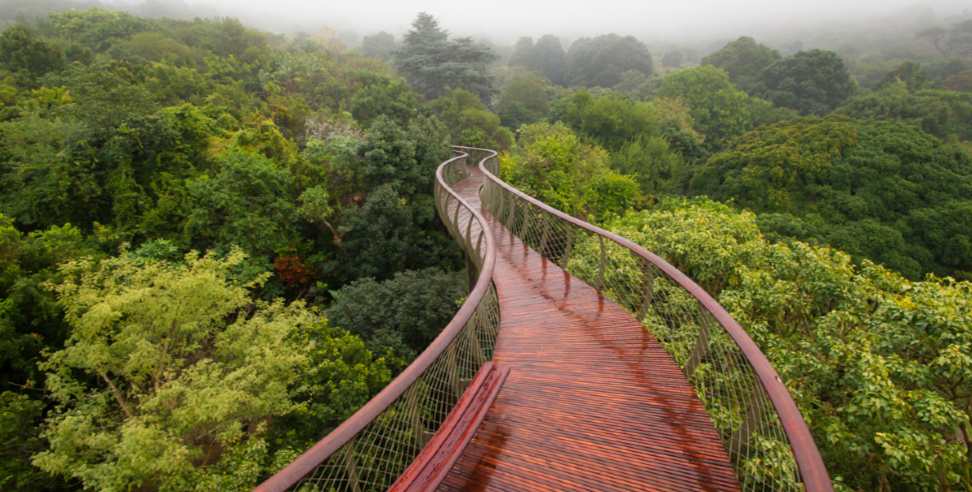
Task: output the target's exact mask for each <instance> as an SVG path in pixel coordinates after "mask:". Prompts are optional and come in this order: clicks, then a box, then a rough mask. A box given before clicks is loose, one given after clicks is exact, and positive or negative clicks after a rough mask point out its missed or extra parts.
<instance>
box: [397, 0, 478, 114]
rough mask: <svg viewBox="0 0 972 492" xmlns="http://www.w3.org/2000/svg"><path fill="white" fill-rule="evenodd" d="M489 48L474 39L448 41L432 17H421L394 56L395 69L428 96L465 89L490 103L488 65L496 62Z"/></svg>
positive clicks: (443, 31)
mask: <svg viewBox="0 0 972 492" xmlns="http://www.w3.org/2000/svg"><path fill="white" fill-rule="evenodd" d="M495 57H496V55H494V54H493V53H492V52H491V51H490V50H489V48H488V47H485V46H482V45H479V44H477V43H475V42H474V41H473V40H472V39H471V38H458V39H449V33H448V32H446V31H445V30H444V29H442V28H441V27H439V23H438V21H436V20H435V18H434V17H432V16H431V15H429V14H425V13H422V14H419V16H418V18H416V19H415V22H414V23H412V30H411V31H409V32H408V34H406V35H405V39H403V40H402V46H401V48H400V49H399V50H398V51H397V52H396V54H395V66H397V67H398V70H399V71H400V72H401V73H402V75H404V76H405V78H406V79H408V81H409V82H410V83H411V84H412V85H413V86H414V87H415V88H416V89H417V90H418V91H419V93H421V94H422V95H424V96H425V97H428V98H434V97H439V96H441V95H443V94H445V92H446V91H448V90H449V89H460V88H462V89H466V90H468V91H472V92H474V93H476V94H477V95H479V97H480V98H482V99H483V100H488V99H489V97H490V96H491V95H492V93H493V87H492V81H491V79H490V77H489V74H488V72H487V71H486V65H488V64H489V63H490V62H492V61H493V60H494V59H495Z"/></svg>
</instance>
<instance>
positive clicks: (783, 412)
mask: <svg viewBox="0 0 972 492" xmlns="http://www.w3.org/2000/svg"><path fill="white" fill-rule="evenodd" d="M456 148H457V149H459V150H461V151H464V152H478V153H485V154H486V157H485V158H483V159H482V160H480V164H479V168H480V170H481V171H482V172H483V174H484V175H485V176H486V179H487V180H488V181H489V182H491V183H492V184H494V185H496V186H498V187H500V188H501V189H503V190H504V191H505V192H507V193H510V194H512V195H514V196H515V197H517V198H518V199H520V200H523V201H525V202H527V203H529V204H530V205H532V206H534V207H536V208H538V209H540V210H542V211H543V212H544V213H546V214H549V215H551V216H553V217H555V218H556V219H557V220H560V221H563V222H566V223H568V224H570V225H572V226H575V227H577V228H580V229H582V230H584V231H587V232H588V233H590V234H593V235H596V236H600V237H603V238H605V239H607V240H609V241H612V242H614V243H616V244H617V245H619V246H621V247H623V248H626V249H628V250H630V251H631V252H632V253H634V254H635V255H637V256H639V257H641V258H642V259H643V260H645V261H647V262H648V263H650V264H651V265H653V266H654V267H655V268H657V269H658V270H660V271H662V272H663V273H664V274H665V275H666V276H668V278H669V279H671V280H672V281H674V282H675V283H676V284H677V285H678V286H680V287H681V288H682V289H684V290H685V291H687V292H688V293H690V294H691V295H692V296H693V297H694V298H695V299H696V300H697V301H698V302H699V303H700V304H701V305H702V307H703V308H704V309H705V310H707V311H708V312H709V313H710V314H711V315H712V316H713V317H714V318H715V319H716V321H718V323H719V324H720V325H721V327H722V328H723V330H725V332H726V333H727V334H728V335H729V336H730V337H731V338H732V341H733V342H734V343H735V344H736V346H737V347H738V348H739V350H740V352H741V353H742V354H743V356H744V357H745V359H746V362H748V364H749V365H750V366H751V367H752V369H753V371H754V372H755V374H756V376H757V377H758V379H759V382H760V384H761V385H762V387H763V389H764V390H765V392H766V394H767V395H768V396H769V398H770V401H771V402H772V404H773V407H774V410H775V412H776V414H777V415H778V417H779V420H780V422H781V424H782V426H783V429H784V432H785V433H786V437H787V439H788V441H789V445H790V447H791V449H792V452H793V456H794V459H795V461H796V463H797V466H798V468H799V473H800V477H801V479H802V481H803V483H804V486H805V487H806V490H808V491H810V492H829V491H832V490H833V485H832V484H831V481H830V476H829V474H828V473H827V468H826V465H824V462H823V459H822V458H821V456H820V452H819V450H818V449H817V446H816V443H815V442H814V440H813V436H812V434H811V433H810V429H809V428H808V427H807V424H806V422H805V421H804V420H803V416H802V415H801V413H800V410H799V409H798V408H797V406H796V403H795V402H794V401H793V398H792V397H791V396H790V392H789V390H787V388H786V386H785V385H784V384H783V382H782V380H781V379H780V377H779V375H778V374H777V372H776V370H775V369H774V368H773V366H772V364H770V362H769V360H768V359H767V358H766V356H765V355H764V354H763V352H762V351H761V350H760V349H759V347H758V346H757V345H756V343H755V342H754V341H753V340H752V338H751V337H750V336H749V334H747V333H746V331H745V330H744V329H743V328H742V326H740V325H739V323H738V322H736V320H735V319H733V317H732V316H731V315H730V314H729V313H728V312H727V311H726V310H725V308H723V307H722V306H721V305H720V304H719V303H718V302H717V301H716V300H715V299H714V298H713V297H712V296H711V295H709V293H708V292H706V291H705V289H703V288H702V287H701V286H699V285H698V284H697V283H695V281H693V280H692V279H690V278H689V277H688V276H687V275H685V274H684V273H682V272H681V271H679V270H678V269H677V268H675V267H674V266H672V265H671V264H669V263H668V262H667V261H665V260H664V259H662V258H661V257H659V256H658V255H656V254H654V253H651V252H650V251H648V250H646V249H645V248H643V247H642V246H640V245H638V244H636V243H634V242H632V241H630V240H628V239H626V238H624V237H621V236H619V235H617V234H615V233H613V232H610V231H607V230H605V229H602V228H600V227H597V226H595V225H592V224H589V223H587V222H585V221H583V220H580V219H578V218H576V217H572V216H570V215H568V214H566V213H564V212H561V211H560V210H557V209H555V208H553V207H551V206H549V205H547V204H546V203H543V202H541V201H540V200H537V199H536V198H533V197H532V196H530V195H527V194H526V193H523V192H522V191H520V190H518V189H516V188H515V187H513V186H511V185H510V184H508V183H506V182H505V181H503V180H502V179H500V178H499V177H498V176H497V175H496V174H497V173H498V163H496V162H495V159H496V156H497V153H496V152H495V151H493V150H489V149H480V148H475V147H458V146H457V147H456ZM490 161H493V162H492V165H490ZM491 167H492V168H491Z"/></svg>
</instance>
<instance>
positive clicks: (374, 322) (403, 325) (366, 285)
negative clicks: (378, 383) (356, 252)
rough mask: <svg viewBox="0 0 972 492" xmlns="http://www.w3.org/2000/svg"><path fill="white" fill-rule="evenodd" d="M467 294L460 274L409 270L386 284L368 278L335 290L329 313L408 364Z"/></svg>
mask: <svg viewBox="0 0 972 492" xmlns="http://www.w3.org/2000/svg"><path fill="white" fill-rule="evenodd" d="M465 295H466V280H465V276H464V275H463V274H462V273H461V272H444V271H442V270H440V269H438V268H426V269H423V270H407V271H404V272H399V273H396V274H395V275H394V276H393V277H392V278H390V279H388V280H385V281H377V280H375V279H373V278H369V277H365V278H360V279H358V280H355V281H354V282H351V283H350V284H348V285H345V286H344V287H342V288H341V289H339V290H337V291H335V292H333V296H334V302H332V303H331V305H330V306H329V307H328V308H327V315H328V318H329V319H330V320H331V322H333V323H334V324H336V325H338V326H347V327H349V328H350V329H351V330H352V332H353V333H355V334H356V335H358V336H360V337H361V338H363V339H364V340H366V341H367V343H368V345H369V348H371V350H373V351H374V352H375V353H379V354H396V355H397V356H399V357H402V358H403V360H402V362H403V363H408V362H410V361H411V360H412V358H414V356H415V354H418V353H420V352H422V351H423V350H425V348H426V347H427V346H428V344H429V343H430V342H432V340H434V339H435V337H436V336H438V335H439V332H441V331H442V329H443V328H445V326H446V325H447V324H448V323H449V321H450V320H452V317H453V316H454V315H455V314H456V311H457V310H458V309H459V305H460V304H461V301H462V298H463V297H464V296H465ZM389 358H391V357H390V356H389Z"/></svg>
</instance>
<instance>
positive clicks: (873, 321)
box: [572, 200, 972, 490]
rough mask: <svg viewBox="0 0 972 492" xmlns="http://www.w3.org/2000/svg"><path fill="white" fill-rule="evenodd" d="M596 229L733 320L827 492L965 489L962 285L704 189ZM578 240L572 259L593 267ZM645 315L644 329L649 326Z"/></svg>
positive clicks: (968, 478) (967, 362)
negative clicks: (795, 237) (654, 257)
mask: <svg viewBox="0 0 972 492" xmlns="http://www.w3.org/2000/svg"><path fill="white" fill-rule="evenodd" d="M608 227H609V228H610V229H611V230H612V231H614V232H616V233H618V234H620V235H622V236H624V237H627V238H629V239H632V240H633V241H635V242H636V243H638V244H641V245H642V246H644V247H645V248H647V249H649V250H651V251H654V252H656V253H658V254H660V255H661V256H663V257H664V258H666V259H667V260H668V261H670V262H671V263H672V264H674V265H675V266H676V267H677V268H679V269H680V270H682V271H683V272H685V273H687V274H689V276H691V277H692V278H694V279H696V280H697V281H699V282H700V283H701V284H702V285H703V286H704V287H705V288H706V290H708V291H709V292H711V293H712V294H713V295H715V296H716V297H717V298H718V300H719V301H720V303H721V304H722V305H723V306H725V307H726V308H727V309H728V310H729V311H730V313H731V314H732V315H733V317H734V318H735V319H736V320H738V321H739V322H740V323H741V324H742V325H743V326H744V327H746V330H747V332H748V333H749V334H750V335H751V336H752V337H753V338H754V340H755V341H756V342H757V344H758V345H759V346H760V347H761V348H762V350H763V351H764V352H765V353H766V355H767V356H768V357H769V359H770V361H771V362H772V363H773V366H774V367H775V368H776V370H777V371H778V372H779V374H780V376H781V377H782V378H783V380H784V382H785V383H786V385H787V386H788V387H789V389H790V391H791V393H792V394H793V396H794V398H795V399H796V401H797V404H798V405H799V407H800V410H801V412H802V413H803V415H804V417H805V418H806V420H807V422H808V424H809V425H810V427H811V430H812V431H813V433H814V436H815V439H816V442H817V445H818V447H819V448H820V450H821V452H822V453H823V456H824V460H825V461H826V463H827V467H828V470H829V472H830V473H831V474H832V475H833V476H834V477H835V478H836V481H837V483H836V485H837V488H838V489H839V490H889V489H900V490H949V489H952V490H957V489H964V488H967V487H969V486H972V468H970V462H969V460H968V448H967V446H970V445H972V439H970V436H972V427H970V416H972V406H970V404H972V357H970V354H972V284H969V283H968V282H956V281H953V280H950V279H940V278H929V279H928V280H926V281H922V282H911V281H908V280H906V279H905V278H903V277H902V276H901V275H898V274H896V273H893V272H890V271H888V270H886V269H884V268H881V267H879V266H876V265H874V264H872V263H869V262H865V263H863V264H862V265H860V266H855V265H854V263H853V262H852V261H851V258H850V257H849V256H848V255H846V254H844V253H841V252H839V251H836V250H833V249H830V248H826V247H816V246H811V245H808V244H806V243H802V242H796V241H793V242H788V243H774V242H772V241H769V240H767V239H766V238H765V237H764V236H763V235H762V234H761V233H760V231H759V227H758V226H757V223H756V217H755V216H754V215H753V214H752V213H750V212H737V211H734V210H732V209H731V208H729V207H727V206H725V205H722V204H717V203H714V202H711V201H708V200H698V201H692V202H687V201H683V200H670V201H665V202H663V203H662V204H660V205H659V206H657V207H655V208H654V209H652V210H646V211H641V212H636V211H632V212H629V213H628V214H626V215H625V216H624V217H623V218H619V219H617V220H614V221H613V222H610V223H609V224H608ZM589 249H590V251H591V255H589V256H579V255H578V256H574V258H575V260H574V261H573V262H572V268H578V269H584V268H594V269H595V270H596V266H591V265H596V264H597V263H598V261H599V260H598V257H597V254H596V251H597V249H596V248H589ZM583 250H584V249H583V246H581V247H578V249H577V251H583ZM613 261H619V262H621V263H622V264H623V262H624V261H625V260H624V259H623V258H616V259H613ZM637 271H638V269H637V268H636V267H634V266H633V265H632V268H629V269H618V270H617V271H614V272H612V275H615V276H617V277H618V278H617V279H612V282H618V283H621V282H624V279H623V276H625V275H631V273H630V272H637ZM658 288H659V289H661V287H658ZM659 302H662V301H659ZM665 302H675V299H674V298H673V299H669V301H665ZM653 310H662V311H663V310H664V305H663V304H662V305H658V306H655V307H654V308H653ZM653 319H654V318H652V315H651V312H649V313H648V314H647V315H646V317H645V325H646V328H647V329H650V330H656V329H660V327H659V325H658V323H654V322H653V321H652V320H653ZM671 349H672V350H674V351H676V352H677V351H678V347H675V346H673V347H671ZM699 371H702V370H701V369H700V370H699Z"/></svg>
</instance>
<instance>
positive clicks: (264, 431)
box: [34, 250, 389, 490]
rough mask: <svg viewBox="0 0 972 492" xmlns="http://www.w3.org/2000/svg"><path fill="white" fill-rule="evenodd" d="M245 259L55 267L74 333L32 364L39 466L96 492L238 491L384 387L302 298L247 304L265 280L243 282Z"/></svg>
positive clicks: (358, 345) (371, 364)
mask: <svg viewBox="0 0 972 492" xmlns="http://www.w3.org/2000/svg"><path fill="white" fill-rule="evenodd" d="M243 259H244V256H243V254H242V253H241V252H239V250H234V251H233V252H231V253H230V254H229V256H227V257H226V258H225V259H219V258H217V257H215V256H213V255H207V256H204V257H199V256H198V255H196V254H189V255H188V256H186V258H185V261H184V263H182V262H180V263H170V262H167V261H160V260H154V259H147V258H144V257H141V256H139V255H138V254H128V253H125V254H122V256H120V257H118V258H114V259H109V260H104V261H102V262H100V263H98V264H93V263H92V262H91V261H90V260H85V259H82V260H78V261H71V262H68V263H65V264H64V265H62V266H61V267H60V273H61V275H62V276H63V277H64V278H65V280H64V281H63V282H61V283H60V284H58V285H57V287H56V293H57V298H58V303H59V304H60V305H61V306H62V307H63V308H64V310H65V319H66V321H67V323H68V324H69V325H70V327H71V335H70V336H69V337H68V340H67V342H66V343H65V346H64V348H63V349H61V350H58V351H56V352H53V353H51V354H49V355H48V356H47V357H46V360H45V361H44V362H43V363H42V364H41V368H42V369H45V370H46V371H48V378H47V388H48V390H49V391H50V393H51V395H52V397H53V398H54V399H55V401H56V402H57V407H56V409H55V411H54V413H53V415H52V416H51V417H50V418H49V419H48V421H47V424H46V426H45V430H44V437H45V438H46V439H47V441H48V442H49V443H50V445H49V446H50V448H49V449H48V450H46V451H44V452H41V453H39V454H37V455H35V457H34V463H35V464H36V465H37V466H38V467H40V468H41V469H43V470H46V471H48V472H50V473H53V474H57V475H63V476H66V477H72V478H76V479H78V480H80V481H81V482H82V483H83V484H84V486H85V487H86V488H91V489H101V490H120V489H126V488H130V487H144V486H151V487H152V488H158V489H159V490H187V489H198V490H208V489H241V488H245V487H248V486H249V485H250V484H253V483H254V482H256V481H257V480H258V479H259V478H260V477H261V476H263V475H264V474H265V473H266V472H267V471H272V470H274V469H275V468H276V467H277V466H279V464H281V462H286V461H283V460H286V459H289V458H291V457H293V456H294V455H295V454H296V453H297V452H299V451H300V449H301V448H300V447H299V446H300V444H306V443H307V442H313V440H314V439H315V438H316V436H317V432H318V429H321V428H327V427H333V426H335V425H336V424H337V423H339V422H340V421H341V420H342V419H343V418H346V417H347V416H348V415H350V414H351V413H352V412H353V411H354V410H355V409H356V408H357V407H358V406H360V405H361V404H362V403H364V402H365V401H366V400H367V399H368V397H369V396H370V395H371V393H372V392H373V391H375V390H376V389H378V388H380V387H381V386H382V385H384V384H385V383H386V382H387V380H388V376H389V374H388V369H387V368H385V366H384V362H383V361H382V360H381V359H373V358H372V356H371V354H370V353H369V352H368V351H367V350H366V349H365V348H364V345H363V344H362V342H361V341H360V340H359V339H358V338H356V337H353V336H349V335H346V334H344V333H342V332H340V331H339V330H334V329H332V328H329V327H328V326H327V324H326V322H322V321H320V320H318V319H317V318H318V317H317V316H316V315H315V313H314V312H313V311H312V310H308V309H306V308H305V306H304V305H303V304H302V303H301V302H295V303H292V304H289V305H287V304H284V303H283V302H282V301H280V300H277V301H274V302H271V303H267V302H262V301H256V300H254V299H252V298H251V297H250V294H249V291H250V290H251V288H252V287H254V286H259V285H260V284H261V283H263V282H264V281H266V279H267V277H268V275H269V274H263V275H260V276H258V277H257V278H255V279H246V278H245V276H243V277H241V276H240V275H239V273H237V272H235V271H234V270H237V269H238V268H239V267H240V266H241V264H242V261H243ZM148 300H151V302H147V301H148ZM335 355H337V358H335ZM280 424H285V425H286V427H284V428H279V426H280ZM276 434H286V435H287V437H288V439H287V440H286V441H284V442H274V435H276ZM293 444H297V445H298V447H297V448H293V447H291V446H293ZM281 453H282V454H281Z"/></svg>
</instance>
